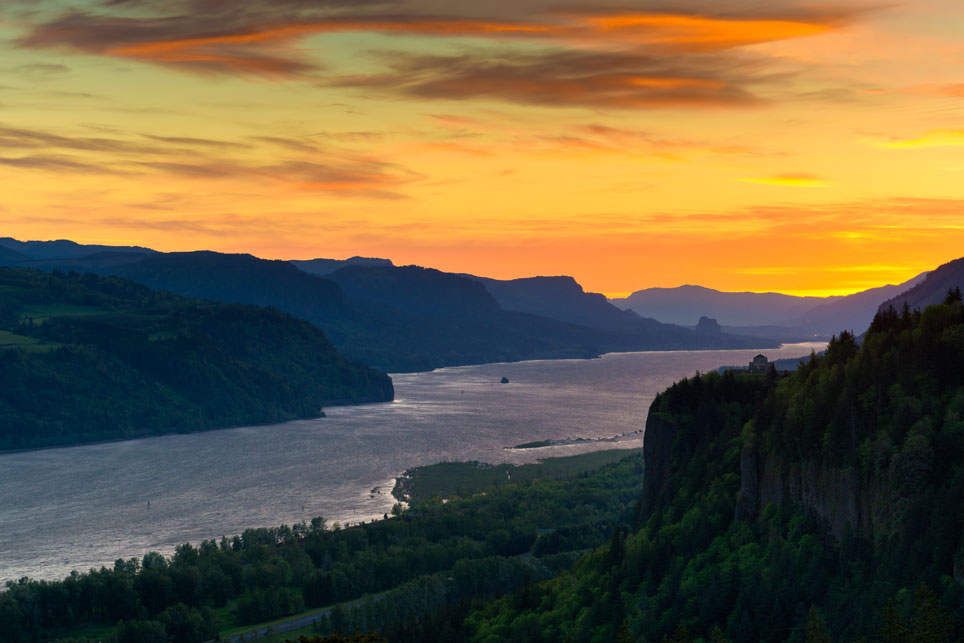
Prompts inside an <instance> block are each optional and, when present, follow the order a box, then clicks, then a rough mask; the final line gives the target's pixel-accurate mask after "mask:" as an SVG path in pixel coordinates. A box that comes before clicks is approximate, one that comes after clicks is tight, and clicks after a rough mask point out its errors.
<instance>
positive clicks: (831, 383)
mask: <svg viewBox="0 0 964 643" xmlns="http://www.w3.org/2000/svg"><path fill="white" fill-rule="evenodd" d="M641 460H644V463H645V464H644V466H641V465H643V462H641ZM962 500H964V304H962V301H961V295H960V292H959V291H956V290H955V291H953V292H950V293H949V294H948V295H947V297H946V298H945V300H944V303H942V304H939V305H935V306H930V307H928V308H927V309H926V310H924V311H923V312H919V311H911V310H910V309H909V308H907V307H904V308H903V310H901V311H899V312H898V311H895V310H893V309H892V308H891V309H887V310H884V311H881V312H880V313H878V314H877V316H876V317H875V319H874V321H873V323H872V324H871V326H870V328H869V330H868V331H867V332H866V333H865V335H864V336H863V337H862V338H860V340H859V341H858V338H856V337H854V336H853V335H852V334H851V333H848V332H844V333H841V334H840V335H839V336H837V337H834V339H833V341H831V342H830V345H829V346H828V349H827V351H826V353H825V354H823V355H819V356H818V355H812V356H811V358H810V359H809V361H805V362H804V363H803V364H802V365H801V367H800V368H799V369H798V370H797V371H795V372H793V373H780V372H777V371H776V370H773V369H771V371H770V372H769V373H768V374H766V375H757V374H750V373H744V372H736V371H725V372H723V373H722V374H721V373H716V372H711V373H709V374H697V375H695V376H694V377H691V378H687V379H684V380H681V381H680V382H678V383H676V384H674V385H673V386H672V387H670V388H669V389H667V390H666V391H664V392H663V393H661V394H660V395H659V396H657V398H656V400H655V401H654V402H653V404H652V407H651V409H650V413H649V417H648V420H647V427H646V434H645V449H644V456H643V458H640V456H638V455H636V456H630V457H629V458H628V459H627V460H625V461H622V462H619V463H617V464H614V465H610V466H607V467H604V468H602V469H600V470H599V471H598V472H596V473H592V474H582V475H580V476H579V477H576V478H572V479H568V480H536V481H534V482H531V481H530V482H525V483H521V484H511V485H504V486H502V487H494V488H490V489H489V490H488V491H487V492H486V493H485V494H482V495H475V496H471V497H468V498H462V499H457V498H454V499H451V501H450V502H447V503H443V502H441V500H439V499H438V498H434V499H421V500H416V501H415V502H413V505H412V506H411V507H410V508H409V509H408V510H405V511H397V512H393V513H395V514H396V515H395V516H394V517H393V518H389V519H387V520H384V521H380V522H377V523H373V524H368V525H362V526H357V527H352V528H350V529H325V528H324V524H323V522H320V521H319V522H317V523H315V524H312V525H296V526H295V527H291V528H289V527H282V528H280V529H268V530H264V529H261V530H249V531H247V532H245V533H244V534H242V535H241V536H239V537H236V538H232V539H227V538H224V539H222V540H221V541H220V542H214V541H207V542H205V543H202V544H201V545H200V546H199V547H196V548H195V547H193V546H190V545H183V546H181V547H179V548H178V550H177V552H176V553H175V555H174V556H173V557H172V558H169V559H168V558H165V557H163V556H160V555H157V554H148V555H147V556H145V557H144V558H143V559H142V560H130V561H123V560H120V561H117V563H116V564H115V566H114V568H113V569H106V568H105V569H101V570H92V571H90V572H88V573H86V574H75V575H73V576H71V577H70V578H68V579H65V580H63V581H60V582H35V581H29V580H23V581H21V582H19V583H12V584H10V585H9V586H8V588H7V590H6V591H5V592H4V593H3V594H0V632H3V633H4V634H5V635H6V639H5V640H4V643H6V641H16V642H17V643H20V642H21V641H35V640H37V641H39V640H53V639H56V638H57V637H61V638H62V640H64V641H65V642H66V641H81V640H83V638H82V637H83V636H84V632H85V631H88V630H85V628H89V627H90V626H91V624H96V623H100V624H109V625H113V628H112V630H113V631H112V632H111V633H110V634H108V635H106V636H107V637H108V640H112V641H118V642H121V641H157V642H158V643H161V642H162V641H168V642H180V641H198V640H205V638H209V637H211V636H213V635H214V633H215V632H216V631H217V630H218V628H219V627H220V626H223V625H224V624H237V623H255V622H258V623H262V622H266V621H269V620H271V619H272V618H275V617H277V616H280V615H284V614H290V613H295V612H298V611H299V610H302V609H304V608H307V607H311V606H327V605H334V607H333V608H332V609H331V610H330V611H326V612H324V613H319V617H318V620H317V623H316V624H315V626H314V630H315V640H320V641H323V640H326V637H327V640H330V641H336V640H340V641H347V640H352V637H351V636H348V635H344V636H343V635H341V634H337V632H339V631H340V632H349V633H350V632H354V631H358V632H362V633H364V632H369V631H371V632H375V633H377V634H372V635H364V634H362V635H357V636H355V637H354V640H372V641H376V640H382V639H384V640H387V641H391V642H393V643H394V642H396V641H398V642H409V641H411V642H415V641H426V640H431V641H441V642H448V641H452V642H470V641H477V642H480V643H490V642H491V643H495V642H497V641H534V642H539V641H545V642H549V641H553V642H555V641H572V642H573V643H576V642H587V643H610V642H612V643H625V642H627V641H669V642H673V641H697V640H703V641H740V642H743V641H747V642H749V641H801V642H803V641H881V642H884V643H910V642H912V641H913V642H916V641H921V642H932V641H933V642H950V641H957V640H960V639H961V638H962V635H964V588H962V584H961V583H962V580H964V502H962ZM366 596H367V597H369V598H364V599H361V600H359V599H360V597H366ZM8 632H9V633H15V634H7V633H8ZM332 632H335V633H336V634H335V635H334V636H329V635H330V634H331V633H332ZM99 636H100V635H99ZM292 638H294V637H292ZM306 640H310V639H306Z"/></svg>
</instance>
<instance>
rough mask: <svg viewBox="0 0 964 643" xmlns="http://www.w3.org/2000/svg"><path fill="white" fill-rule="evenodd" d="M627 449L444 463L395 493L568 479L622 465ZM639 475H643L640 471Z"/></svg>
mask: <svg viewBox="0 0 964 643" xmlns="http://www.w3.org/2000/svg"><path fill="white" fill-rule="evenodd" d="M628 453H629V452H628V451H627V450H626V449H610V450H607V451H592V452H590V453H583V454H580V455H574V456H566V457H560V458H547V459H545V460H540V461H539V462H538V463H534V464H523V465H511V464H502V465H490V464H485V463H482V462H440V463H438V464H431V465H428V466H424V467H418V468H416V469H412V470H410V471H407V472H406V475H405V476H404V477H403V478H401V479H399V481H398V484H397V485H396V487H395V489H394V490H393V493H394V494H395V495H396V496H400V495H403V496H405V498H406V499H410V498H415V499H418V500H427V499H429V498H433V497H439V498H452V497H456V496H471V495H473V494H476V493H479V492H481V491H485V490H486V489H489V488H490V487H492V486H493V485H495V486H500V485H504V484H508V483H517V482H525V481H529V480H536V479H542V478H568V477H572V476H576V475H579V474H582V473H587V472H590V471H594V470H596V469H599V468H600V467H602V466H604V465H607V464H611V463H613V462H618V461H619V460H622V459H623V458H625V457H626V456H627V455H628ZM639 473H642V468H640V470H639Z"/></svg>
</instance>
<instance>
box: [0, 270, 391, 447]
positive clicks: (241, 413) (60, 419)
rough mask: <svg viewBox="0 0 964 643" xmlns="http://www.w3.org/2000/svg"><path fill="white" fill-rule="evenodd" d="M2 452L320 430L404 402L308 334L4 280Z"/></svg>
mask: <svg viewBox="0 0 964 643" xmlns="http://www.w3.org/2000/svg"><path fill="white" fill-rule="evenodd" d="M0 365H2V367H0V450H2V449H18V448H31V447H40V446H51V445H60V444H79V443H83V442H90V441H94V440H104V439H112V438H126V437H134V436H143V435H152V434H158V433H167V432H190V431H199V430H205V429H213V428H219V427H225V426H233V425H244V424H263V423H275V422H282V421H286V420H291V419H296V418H308V417H317V416H318V415H319V414H320V413H321V407H322V406H323V405H326V404H329V403H344V402H368V401H384V400H391V399H392V397H393V390H392V383H391V380H390V379H389V378H388V376H387V375H385V374H384V373H380V372H378V371H376V370H374V369H372V368H369V367H367V366H362V365H359V364H354V363H351V362H348V361H347V360H346V359H345V358H343V357H342V356H341V355H339V354H338V352H337V351H336V350H335V348H334V347H333V346H332V345H331V344H330V343H329V342H328V340H327V339H325V336H324V335H323V334H322V333H321V332H320V331H319V330H318V329H317V328H315V327H314V326H312V325H310V324H308V323H307V322H304V321H301V320H298V319H295V318H293V317H291V316H290V315H286V314H283V313H280V312H278V311H275V310H269V309H264V308H255V307H251V306H238V305H227V304H218V303H213V302H206V301H200V300H196V299H188V298H185V297H181V296H177V295H172V294H169V293H163V292H157V291H152V290H149V289H148V288H145V287H144V286H139V285H137V284H134V283H131V282H129V281H125V280H121V279H117V278H109V277H98V276H95V275H90V274H88V275H76V274H73V275H64V274H61V273H57V274H47V273H42V272H36V271H32V270H21V269H9V268H3V269H0Z"/></svg>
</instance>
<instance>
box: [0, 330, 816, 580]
mask: <svg viewBox="0 0 964 643" xmlns="http://www.w3.org/2000/svg"><path fill="white" fill-rule="evenodd" d="M822 347H823V345H821V344H790V345H785V346H783V347H782V348H780V349H767V350H766V351H764V352H765V353H766V355H767V356H768V357H769V358H770V359H776V358H781V357H797V356H801V355H808V354H809V353H810V349H811V348H816V349H817V350H820V349H821V348H822ZM757 352H758V351H751V350H739V351H677V352H644V353H611V354H608V355H604V356H603V357H601V358H599V359H591V360H541V361H530V362H517V363H508V364H485V365H481V366H463V367H456V368H444V369H439V370H436V371H432V372H428V373H406V374H397V375H393V376H392V379H393V380H394V382H395V395H396V399H395V401H394V402H389V403H384V404H368V405H361V406H346V407H333V408H329V409H326V413H327V417H325V418H321V419H318V420H303V421H297V422H289V423H287V424H279V425H274V426H259V427H246V428H237V429H224V430H220V431H209V432H206V433H194V434H187V435H168V436H163V437H157V438H146V439H140V440H130V441H126V442H112V443H106V444H96V445H89V446H81V447H66V448H59V449H47V450H41V451H30V452H23V453H11V454H7V455H0V586H2V584H3V583H5V582H6V581H7V580H13V579H17V578H20V577H22V576H30V577H32V578H42V579H53V578H60V577H63V576H65V575H67V574H69V573H70V571H71V570H74V569H76V570H87V569H89V568H91V567H99V566H101V565H108V566H110V565H112V564H113V561H114V560H116V559H117V558H129V557H131V556H137V557H140V556H142V555H143V554H144V553H146V552H148V551H152V550H155V551H160V552H162V553H165V554H166V553H170V552H172V551H173V549H174V547H175V546H176V545H178V544H180V543H183V542H193V543H195V544H196V543H198V542H200V541H201V540H203V539H206V538H219V537H220V536H221V535H228V536H231V535H234V534H239V533H241V532H242V531H243V530H244V529H245V528H247V527H268V526H277V525H279V524H282V523H284V524H292V523H295V522H298V521H301V520H310V519H311V518H312V517H313V516H319V515H320V516H324V517H325V518H326V519H327V520H328V521H329V523H331V522H334V521H339V522H341V523H347V522H352V523H354V522H358V521H360V520H370V519H372V518H375V517H381V516H382V514H383V513H385V512H388V511H390V510H391V507H392V504H394V499H393V498H392V496H391V493H390V492H391V488H392V484H393V482H394V479H395V477H396V476H398V475H399V474H400V473H402V472H403V471H405V470H406V469H408V468H409V467H414V466H418V465H424V464H431V463H434V462H439V461H443V460H481V461H485V462H493V463H500V462H515V463H521V462H531V461H534V460H537V459H539V458H545V457H550V456H560V455H571V454H574V453H582V452H585V451H592V450H596V449H608V448H635V447H640V446H642V433H635V432H636V431H639V430H640V429H642V428H643V426H644V424H645V421H646V412H647V409H648V408H649V405H650V403H651V402H652V401H653V397H654V396H655V395H656V393H658V392H659V391H661V390H662V389H664V388H666V387H667V386H669V385H670V384H671V383H672V382H674V381H676V380H678V379H680V378H681V377H684V376H688V375H692V374H693V373H694V372H696V371H704V372H705V371H709V370H713V369H715V368H717V367H718V366H721V365H732V364H746V363H747V362H749V361H750V359H751V358H752V357H753V355H755V354H756V353H757ZM503 376H505V377H507V378H508V379H509V383H508V384H500V383H499V380H500V379H501V378H502V377H503ZM625 434H633V435H629V436H626V437H625V438H623V439H621V440H620V441H616V442H606V441H603V442H589V443H582V444H578V445H567V446H553V447H544V448H539V449H526V450H506V447H511V446H514V445H517V444H521V443H524V442H531V441H535V440H544V439H566V438H580V437H581V438H587V439H591V440H598V439H605V438H611V437H613V436H618V435H625Z"/></svg>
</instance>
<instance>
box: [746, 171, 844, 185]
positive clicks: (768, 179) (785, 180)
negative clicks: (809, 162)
mask: <svg viewBox="0 0 964 643" xmlns="http://www.w3.org/2000/svg"><path fill="white" fill-rule="evenodd" d="M740 180H741V181H743V182H745V183H762V184H764V185H785V186H788V187H797V188H816V187H824V186H826V185H828V183H827V181H825V180H824V179H821V178H820V177H818V176H814V175H813V174H775V175H773V176H763V177H754V178H744V179H740Z"/></svg>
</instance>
